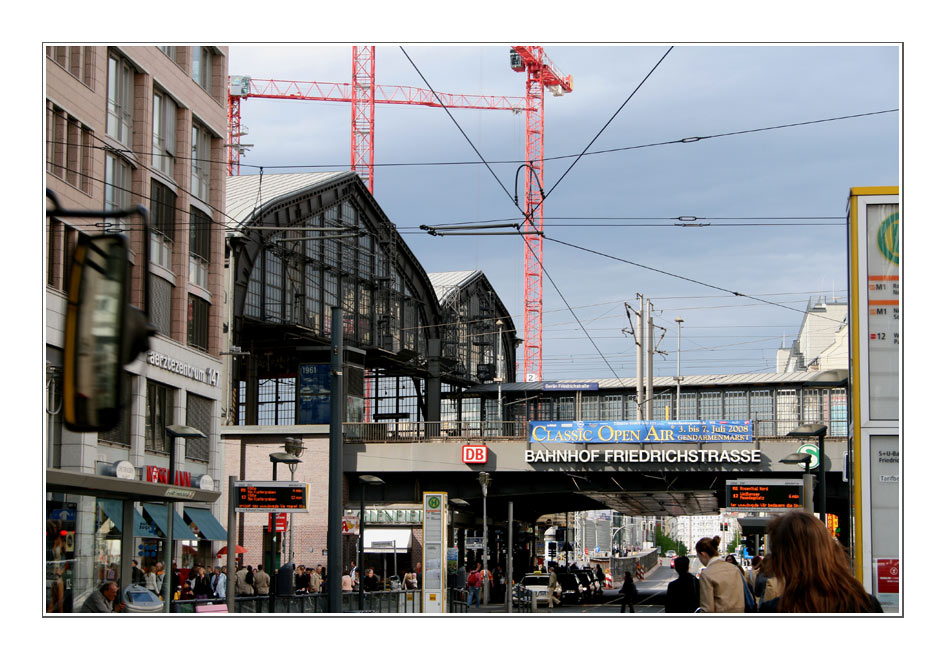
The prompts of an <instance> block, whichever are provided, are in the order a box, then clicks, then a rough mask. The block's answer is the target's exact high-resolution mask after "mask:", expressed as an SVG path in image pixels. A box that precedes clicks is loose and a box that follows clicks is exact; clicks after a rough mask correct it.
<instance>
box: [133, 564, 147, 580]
mask: <svg viewBox="0 0 947 661" xmlns="http://www.w3.org/2000/svg"><path fill="white" fill-rule="evenodd" d="M143 582H144V574H143V573H142V571H141V568H140V567H139V566H138V561H137V560H132V583H133V584H134V585H141V584H142V583H143Z"/></svg>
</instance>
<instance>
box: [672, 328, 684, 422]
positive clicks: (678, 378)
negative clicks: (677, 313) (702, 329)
mask: <svg viewBox="0 0 947 661" xmlns="http://www.w3.org/2000/svg"><path fill="white" fill-rule="evenodd" d="M674 321H675V322H676V323H677V376H676V377H674V381H676V382H677V401H676V402H675V403H674V407H675V411H676V415H675V416H674V418H675V420H680V419H681V381H683V380H684V377H682V376H681V324H683V323H684V320H683V319H682V318H681V317H676V318H675V319H674Z"/></svg>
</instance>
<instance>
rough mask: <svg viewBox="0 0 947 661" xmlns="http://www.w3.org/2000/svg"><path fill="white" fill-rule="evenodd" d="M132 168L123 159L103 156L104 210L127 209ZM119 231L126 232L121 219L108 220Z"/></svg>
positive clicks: (125, 224) (125, 226) (123, 221)
mask: <svg viewBox="0 0 947 661" xmlns="http://www.w3.org/2000/svg"><path fill="white" fill-rule="evenodd" d="M131 186H132V168H131V166H130V165H129V164H128V161H126V160H125V159H124V158H122V157H120V156H116V155H115V154H108V153H107V154H106V155H105V208H106V209H108V210H113V209H127V208H128V207H129V206H130V205H131V199H132V195H131V193H132V190H131ZM109 222H110V223H112V224H113V225H114V226H115V228H114V229H117V230H119V231H122V232H125V231H127V230H128V227H127V223H126V221H125V219H123V218H113V219H111V220H109Z"/></svg>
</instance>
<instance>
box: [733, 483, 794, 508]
mask: <svg viewBox="0 0 947 661" xmlns="http://www.w3.org/2000/svg"><path fill="white" fill-rule="evenodd" d="M802 489H803V484H802V480H766V479H760V480H727V509H734V510H793V509H801V508H802V501H803V493H802Z"/></svg>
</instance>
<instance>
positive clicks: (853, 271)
mask: <svg viewBox="0 0 947 661" xmlns="http://www.w3.org/2000/svg"><path fill="white" fill-rule="evenodd" d="M900 228H901V218H900V205H899V194H898V188H897V187H896V186H886V187H875V188H853V189H852V191H851V199H850V202H849V269H850V271H849V283H850V292H851V293H850V301H849V307H850V313H849V319H850V321H851V329H850V333H849V338H850V339H849V341H850V343H851V352H850V360H851V388H852V392H851V406H852V417H851V425H852V429H851V436H852V450H853V459H854V470H853V473H854V487H853V488H854V500H855V503H854V505H855V507H854V509H855V534H856V538H855V551H856V571H857V574H858V577H859V579H860V580H861V581H862V582H863V584H864V585H865V588H866V589H868V590H870V591H871V592H872V593H873V594H874V595H875V596H876V597H878V600H879V601H881V602H882V604H887V605H893V606H895V607H897V606H898V604H899V592H900V589H899V585H900V583H899V580H898V575H899V573H900V558H901V535H900V530H901V526H900V509H901V498H900V495H901V470H900V451H901V436H900V422H901V420H900V417H901V416H900V409H901V403H900V398H899V387H900V383H901V373H900V361H901V332H900V331H901V279H900V277H901V255H900Z"/></svg>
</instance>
